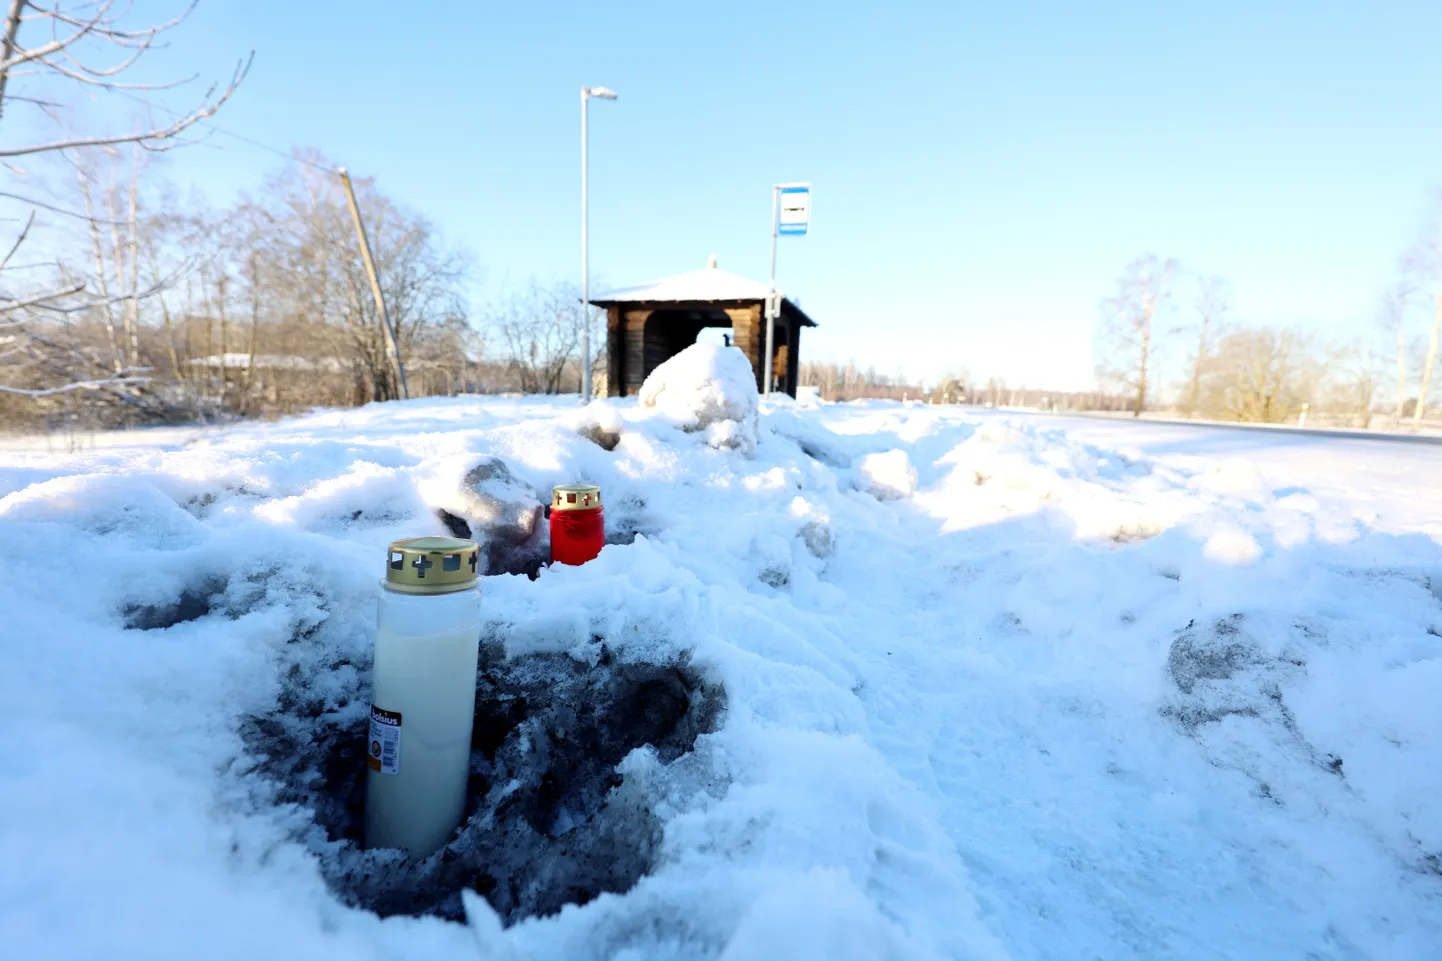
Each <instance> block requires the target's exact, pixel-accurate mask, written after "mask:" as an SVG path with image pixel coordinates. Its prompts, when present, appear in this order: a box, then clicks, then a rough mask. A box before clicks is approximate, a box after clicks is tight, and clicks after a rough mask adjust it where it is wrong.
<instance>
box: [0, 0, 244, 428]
mask: <svg viewBox="0 0 1442 961" xmlns="http://www.w3.org/2000/svg"><path fill="white" fill-rule="evenodd" d="M3 9H5V15H4V21H3V24H0V162H4V164H5V166H6V167H7V169H8V170H9V172H10V173H11V175H12V176H13V177H20V176H24V175H25V174H26V173H27V171H26V170H25V168H24V167H22V166H20V164H22V163H28V162H30V161H32V160H36V159H37V158H43V157H54V156H61V155H66V156H68V157H71V158H72V159H73V154H74V153H75V152H76V151H80V150H84V149H87V148H113V147H117V146H120V145H131V146H133V147H135V148H138V149H141V150H146V151H164V150H168V149H170V148H171V147H174V146H176V145H178V144H180V143H182V142H183V137H182V135H183V134H185V133H186V132H187V131H189V130H191V129H192V128H194V127H195V126H196V125H197V124H199V123H201V122H202V121H203V120H205V119H206V118H208V117H210V116H212V115H213V114H214V113H215V112H216V111H217V110H219V109H220V108H221V106H223V105H224V104H225V102H226V101H227V100H229V99H230V97H231V96H232V95H233V94H234V93H235V90H236V88H237V87H238V86H239V85H240V83H241V81H242V80H243V79H244V77H245V73H246V71H247V69H248V68H249V63H250V61H249V60H248V59H247V60H244V61H241V62H240V63H238V64H237V65H236V68H235V70H234V72H233V73H232V74H231V77H230V80H229V82H228V83H227V84H224V85H216V86H212V87H211V88H210V89H208V90H206V91H205V92H204V93H203V94H202V95H201V96H199V97H197V98H195V99H194V100H193V101H192V103H191V106H190V107H189V108H187V109H186V110H184V111H182V112H178V113H171V112H170V111H164V113H166V114H167V115H168V116H169V117H171V119H170V120H168V121H166V122H162V123H158V124H157V123H154V122H145V123H139V124H130V125H128V127H122V126H119V125H111V126H108V127H104V126H102V127H100V128H97V129H91V130H87V131H80V132H77V131H75V130H74V129H73V117H72V116H71V115H70V113H69V111H68V109H67V106H66V104H65V102H64V101H65V99H66V98H67V96H72V97H73V96H74V95H76V94H83V95H84V96H85V97H87V98H91V97H95V96H97V95H102V94H105V95H119V96H125V97H129V98H131V99H132V100H136V99H138V100H140V101H141V102H142V103H145V102H146V101H145V95H146V94H147V93H149V92H153V91H159V90H168V89H173V88H176V87H179V86H182V85H184V84H186V83H189V82H190V80H193V79H194V78H189V79H184V78H183V79H180V80H178V81H174V82H160V83H130V82H127V81H126V79H125V78H126V75H127V74H128V72H129V71H130V70H131V69H132V68H133V67H134V66H135V65H136V64H137V63H138V62H139V61H140V60H141V58H142V57H143V56H144V55H145V54H146V53H147V52H148V51H149V50H151V49H152V48H153V47H155V46H157V45H159V44H161V43H163V41H164V40H165V38H166V36H167V35H168V34H169V33H170V32H171V31H172V30H174V29H175V28H176V27H178V26H179V25H180V24H181V23H182V22H183V21H184V20H185V19H186V18H187V17H188V16H189V14H190V12H191V10H192V9H193V5H192V6H191V7H188V8H186V9H185V10H184V11H182V12H181V13H180V14H179V15H178V16H176V17H174V18H173V19H171V20H167V21H164V22H161V23H157V24H150V25H144V26H136V25H132V24H130V23H129V22H128V19H127V17H128V15H129V14H130V12H131V7H130V4H128V3H124V4H121V3H117V2H116V0H90V2H86V0H76V2H67V0H54V2H53V3H51V4H49V5H43V4H41V3H38V2H33V0H8V3H7V4H6V5H5V7H4V8H3ZM20 108H28V109H29V110H30V111H32V115H31V117H29V118H23V117H21V118H17V111H18V110H19V109H20ZM27 119H28V121H29V122H28V123H27V122H25V121H26V120H27ZM17 120H18V121H19V122H17ZM35 126H40V127H46V128H50V129H54V130H56V131H57V132H56V133H55V134H54V135H52V136H49V137H41V138H39V139H36V140H32V141H30V142H28V143H27V142H23V141H15V140H7V139H6V138H4V137H3V134H4V133H5V132H6V131H7V130H11V129H28V128H33V127H35ZM7 186H8V185H7ZM0 196H3V197H4V198H5V199H6V200H8V201H10V202H12V203H15V204H23V205H24V206H27V207H29V208H30V212H29V215H28V216H27V217H26V218H25V220H24V225H23V226H22V227H21V229H20V230H19V231H18V233H17V234H16V235H15V236H14V237H13V238H11V239H10V242H9V243H8V244H0V249H6V250H8V253H6V254H5V255H4V257H3V259H0V334H3V335H4V336H6V337H7V338H8V342H9V343H11V344H17V345H18V346H13V347H12V348H11V350H12V351H14V352H19V353H20V354H22V355H23V356H24V357H26V358H27V359H28V361H29V362H30V366H31V368H32V369H33V370H35V371H40V372H43V373H44V374H45V378H46V380H48V383H44V384H43V385H42V386H29V387H20V386H17V385H15V384H12V383H8V382H7V380H6V379H5V378H4V376H3V375H0V393H8V394H11V395H22V396H30V397H50V396H55V395H57V394H62V393H68V392H71V391H102V392H105V393H108V394H110V395H111V396H112V397H116V398H119V399H122V400H124V399H126V398H125V397H124V396H123V395H125V394H126V391H125V390H124V389H123V388H124V386H125V385H130V384H134V383H138V382H143V380H144V378H140V377H136V376H134V374H135V371H133V370H131V369H130V368H133V367H134V366H135V364H134V361H135V360H136V359H137V355H138V352H139V351H138V337H137V332H136V326H135V325H136V322H137V319H136V304H137V296H138V275H137V273H136V271H135V270H134V269H130V270H129V271H128V272H122V273H120V274H118V275H112V274H111V273H110V272H107V271H103V270H96V272H95V274H94V276H95V277H96V278H100V277H105V278H106V279H107V281H108V280H110V279H113V280H115V281H116V289H114V290H111V289H109V285H108V283H107V285H106V287H104V288H101V289H96V288H95V287H93V286H90V285H88V284H87V283H85V282H84V281H83V280H79V281H78V280H77V279H76V272H75V271H73V270H67V269H65V268H64V267H61V268H59V269H57V270H56V272H55V276H54V277H53V278H52V279H51V281H50V282H48V283H39V284H36V283H26V282H23V281H16V280H14V279H13V278H14V277H15V276H16V273H15V270H16V267H15V265H14V264H13V258H14V257H15V254H16V252H17V251H19V250H20V249H21V248H22V246H23V245H24V244H25V242H26V240H27V239H28V238H29V237H30V235H31V231H32V228H33V227H34V226H35V225H36V223H37V219H43V218H44V217H49V216H61V217H83V218H84V219H86V220H88V221H89V222H90V223H91V224H92V226H94V227H95V228H96V229H97V230H98V229H99V228H100V227H101V226H102V221H103V222H104V225H106V226H109V227H110V228H112V230H113V231H114V232H112V233H111V234H110V236H109V237H108V238H103V239H104V240H106V241H108V244H109V246H110V247H111V248H112V256H115V253H114V250H113V248H114V247H115V244H116V242H117V240H118V239H119V238H120V234H119V227H120V226H121V225H127V226H131V227H133V226H134V225H135V217H134V210H133V207H134V203H133V199H134V198H133V195H132V197H131V198H130V200H131V202H130V203H129V204H128V205H127V204H117V205H115V206H114V207H112V209H111V210H109V211H108V214H109V215H108V216H103V215H102V214H101V213H100V212H97V211H96V210H95V209H90V210H87V211H84V212H81V211H77V210H71V209H67V208H64V207H61V206H57V205H56V204H52V203H49V202H47V201H46V200H43V199H40V198H37V197H34V196H31V195H29V194H21V193H18V192H14V191H11V190H4V191H0ZM127 207H128V208H129V209H127ZM22 209H23V208H22ZM134 233H135V231H134V230H132V231H131V236H134ZM92 253H93V251H92ZM127 253H128V255H129V257H130V263H132V264H134V263H135V262H136V258H135V256H134V254H135V251H134V249H133V248H132V249H131V250H130V251H128V252H126V251H121V252H120V254H119V256H120V257H121V258H124V257H126V256H127ZM27 276H28V275H27ZM97 309H98V310H103V311H106V312H107V313H108V314H109V316H110V318H111V326H110V329H111V331H112V333H114V334H115V335H116V336H115V338H114V343H113V348H114V349H113V350H112V351H111V354H112V358H111V363H110V364H109V365H99V367H98V369H89V370H88V371H87V372H81V371H80V370H77V369H74V368H75V367H76V361H77V357H79V356H80V353H83V352H79V353H77V352H76V351H70V356H69V357H68V358H67V357H64V356H63V355H64V354H65V353H66V352H65V351H64V350H63V349H61V350H57V349H58V348H61V347H63V345H59V344H57V342H56V341H55V340H54V338H52V337H49V336H47V334H46V333H45V332H44V331H37V330H36V325H37V322H38V321H41V320H44V319H45V318H51V319H54V318H64V317H67V316H72V315H75V314H77V313H81V312H85V311H92V310H97ZM116 309H118V310H119V311H120V316H119V320H120V325H119V326H120V329H119V330H116V324H115V320H116V315H115V313H114V311H115V310H116ZM78 366H79V367H81V368H94V366H95V365H91V364H88V363H79V364H78ZM131 400H132V402H133V399H131Z"/></svg>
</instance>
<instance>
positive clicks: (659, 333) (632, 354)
mask: <svg viewBox="0 0 1442 961" xmlns="http://www.w3.org/2000/svg"><path fill="white" fill-rule="evenodd" d="M768 289H769V288H768V287H767V285H766V284H764V283H761V282H760V281H755V280H748V279H746V278H745V277H738V276H737V275H736V274H733V273H730V272H729V271H725V270H721V269H720V268H719V267H717V266H716V258H714V257H712V258H711V262H710V263H709V264H708V265H707V266H706V267H705V268H704V269H702V270H693V271H690V272H689V273H684V274H677V275H676V276H674V277H666V278H664V279H662V280H657V281H653V282H652V283H649V284H643V285H641V286H640V287H629V288H626V289H623V290H613V291H611V292H609V293H606V294H602V295H600V296H598V297H596V298H595V299H593V300H592V301H591V303H592V304H595V305H596V306H597V307H604V308H606V350H607V360H608V363H607V378H606V394H607V396H609V397H630V396H633V395H635V394H638V393H640V391H641V384H642V383H643V382H644V381H645V380H646V376H647V375H648V374H650V373H651V371H653V370H655V369H656V368H657V367H659V366H660V365H661V364H662V363H663V362H664V361H666V360H667V359H669V358H671V357H674V356H675V355H676V354H679V353H680V352H681V351H683V350H685V349H686V348H687V347H690V346H691V345H692V344H694V343H695V342H696V337H697V335H698V334H700V333H701V331H702V330H704V329H705V328H707V327H729V328H730V329H731V334H730V337H729V340H730V343H731V344H732V345H733V346H735V347H739V348H741V350H742V352H743V353H745V354H746V357H747V359H749V360H750V361H751V368H752V369H753V370H754V371H755V372H756V387H757V389H758V390H759V389H761V388H762V386H763V385H762V383H761V379H762V377H763V376H764V374H763V371H764V370H765V364H764V363H763V359H764V357H765V350H766V315H765V305H766V294H767V292H768ZM815 326H816V322H815V321H813V320H812V319H811V318H810V317H808V316H806V314H805V313H804V312H803V311H802V310H801V308H800V307H798V306H796V305H795V304H793V303H792V302H791V301H790V300H787V299H785V298H783V299H782V301H781V316H780V317H778V318H777V319H776V330H775V341H776V343H775V353H774V354H773V356H772V364H771V370H772V377H773V385H772V389H773V390H779V391H785V392H786V393H788V394H790V395H791V396H792V397H795V396H796V382H797V375H798V373H799V367H800V360H799V353H800V347H801V328H802V327H815Z"/></svg>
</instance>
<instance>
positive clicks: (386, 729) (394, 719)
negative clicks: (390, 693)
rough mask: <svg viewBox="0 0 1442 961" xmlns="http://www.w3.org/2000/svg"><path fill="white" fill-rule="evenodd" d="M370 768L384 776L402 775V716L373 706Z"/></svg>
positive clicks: (397, 712) (396, 712)
mask: <svg viewBox="0 0 1442 961" xmlns="http://www.w3.org/2000/svg"><path fill="white" fill-rule="evenodd" d="M370 742H371V743H370V758H369V760H370V766H371V770H372V771H379V772H381V773H382V774H399V773H401V715H400V712H399V711H382V710H381V709H380V708H378V707H376V706H375V705H371V737H370Z"/></svg>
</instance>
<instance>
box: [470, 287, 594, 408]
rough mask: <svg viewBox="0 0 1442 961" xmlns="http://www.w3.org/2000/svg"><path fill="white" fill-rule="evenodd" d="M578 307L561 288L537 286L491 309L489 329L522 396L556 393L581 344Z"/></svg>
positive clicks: (573, 294) (577, 301)
mask: <svg viewBox="0 0 1442 961" xmlns="http://www.w3.org/2000/svg"><path fill="white" fill-rule="evenodd" d="M581 323H582V319H581V305H580V298H579V297H578V296H576V292H575V291H574V290H572V289H571V288H570V287H569V286H567V285H565V284H556V285H552V286H549V287H546V286H542V285H541V284H540V283H538V282H537V281H534V280H533V281H531V283H530V284H529V285H528V286H527V287H525V288H524V289H522V290H520V291H516V292H514V293H512V294H510V295H509V296H507V297H505V298H504V299H502V300H501V301H499V302H498V303H496V304H494V305H493V306H492V307H491V309H490V311H489V324H488V325H489V326H490V327H491V328H492V329H494V330H495V331H496V334H497V335H498V337H499V339H500V341H501V343H502V344H503V345H504V347H505V351H506V353H505V357H506V363H507V364H508V365H509V367H510V368H511V370H512V371H514V372H515V374H516V376H517V378H518V379H519V382H520V388H521V390H522V391H524V392H525V393H528V394H530V393H544V394H558V393H560V392H561V390H562V388H563V386H564V385H563V384H562V379H563V374H564V373H565V370H566V367H567V365H568V364H569V363H570V361H571V359H572V358H573V357H574V356H575V353H576V349H577V345H578V344H579V343H580V339H581Z"/></svg>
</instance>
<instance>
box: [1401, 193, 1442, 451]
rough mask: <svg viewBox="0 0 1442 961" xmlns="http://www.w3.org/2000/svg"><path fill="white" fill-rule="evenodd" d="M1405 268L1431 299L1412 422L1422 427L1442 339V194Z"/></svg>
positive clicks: (1433, 207)
mask: <svg viewBox="0 0 1442 961" xmlns="http://www.w3.org/2000/svg"><path fill="white" fill-rule="evenodd" d="M1403 267H1404V269H1405V270H1406V271H1407V272H1408V273H1409V274H1410V275H1411V276H1412V277H1414V278H1415V279H1416V282H1417V286H1418V287H1419V288H1420V289H1422V290H1424V291H1427V292H1428V293H1429V294H1430V296H1431V299H1432V335H1431V337H1430V339H1429V340H1428V343H1427V357H1426V359H1425V360H1424V361H1423V362H1422V369H1421V370H1420V371H1419V372H1418V379H1417V406H1416V408H1415V409H1414V410H1413V411H1412V423H1413V424H1414V425H1420V424H1421V423H1422V417H1423V414H1424V413H1425V411H1426V408H1427V395H1428V393H1429V392H1430V391H1431V388H1432V371H1433V369H1434V368H1435V367H1436V364H1437V350H1438V346H1439V339H1442V192H1439V193H1438V194H1437V195H1436V196H1434V197H1433V200H1432V209H1431V212H1430V213H1429V215H1428V218H1427V222H1426V227H1425V228H1424V229H1423V231H1422V235H1421V237H1420V239H1419V240H1418V241H1417V243H1416V245H1415V246H1414V247H1413V248H1412V250H1411V251H1410V252H1409V253H1408V254H1407V255H1406V257H1404V258H1403Z"/></svg>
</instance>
